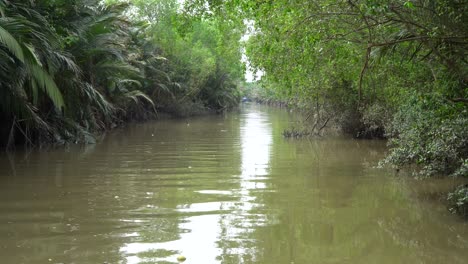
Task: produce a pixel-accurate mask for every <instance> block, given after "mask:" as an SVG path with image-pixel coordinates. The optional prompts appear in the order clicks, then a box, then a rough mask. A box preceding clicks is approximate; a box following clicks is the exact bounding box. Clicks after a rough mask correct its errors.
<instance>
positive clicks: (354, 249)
mask: <svg viewBox="0 0 468 264" xmlns="http://www.w3.org/2000/svg"><path fill="white" fill-rule="evenodd" d="M291 122H294V118H293V115H292V114H291V113H288V112H286V111H284V110H279V109H271V108H267V107H262V106H255V105H250V106H245V107H243V108H242V109H241V110H240V111H239V112H235V113H230V114H228V115H226V116H208V117H199V118H193V119H187V120H163V121H157V122H151V123H145V124H137V125H132V126H129V127H127V128H123V129H118V130H115V131H112V132H111V133H109V134H108V135H106V136H105V137H104V138H103V139H102V140H100V141H99V143H98V144H96V145H88V146H71V147H68V148H60V149H54V150H47V151H44V150H42V151H32V152H25V151H17V152H15V153H13V154H10V155H7V154H0V158H1V159H0V263H8V264H16V263H28V264H36V263H67V264H68V263H129V264H130V263H177V259H176V258H177V256H178V255H183V256H185V257H186V258H187V260H186V261H185V263H198V264H201V263H205V264H211V263H279V264H281V263H286V264H290V263H295V264H302V263H304V264H305V263H392V264H393V263H467V260H468V224H466V223H464V222H463V221H462V220H461V219H459V218H458V217H456V216H454V215H451V214H449V213H448V212H447V210H446V208H445V207H444V204H443V202H441V201H440V200H439V199H440V198H439V197H440V196H439V193H440V192H441V189H444V188H449V187H450V185H453V184H455V183H454V182H452V181H450V180H437V179H434V180H428V181H424V182H419V181H415V180H413V179H411V178H408V177H402V176H398V175H395V174H394V172H392V171H390V170H385V169H376V168H375V165H376V164H377V162H378V161H379V160H380V159H381V158H382V157H383V155H384V153H385V151H386V147H385V142H383V141H366V140H352V139H348V138H344V137H333V138H322V139H300V140H287V139H284V138H283V137H282V134H281V133H282V131H283V129H285V128H287V127H289V126H290V123H291Z"/></svg>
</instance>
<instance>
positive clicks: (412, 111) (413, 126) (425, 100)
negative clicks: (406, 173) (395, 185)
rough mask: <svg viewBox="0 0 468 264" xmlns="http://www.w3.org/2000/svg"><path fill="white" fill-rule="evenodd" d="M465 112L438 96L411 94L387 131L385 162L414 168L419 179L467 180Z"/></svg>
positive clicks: (466, 125) (467, 113)
mask: <svg viewBox="0 0 468 264" xmlns="http://www.w3.org/2000/svg"><path fill="white" fill-rule="evenodd" d="M466 127H468V111H467V109H466V107H465V106H464V105H463V104H462V103H453V102H448V101H446V100H444V99H443V98H441V97H440V96H429V95H420V94H412V95H410V96H408V99H407V100H406V102H405V103H404V104H403V105H402V106H401V108H400V109H399V110H398V111H397V113H396V114H395V116H394V119H393V122H392V123H391V128H389V129H388V131H389V133H390V136H391V137H392V139H391V145H392V150H391V152H390V154H389V156H388V157H387V159H386V162H389V163H391V164H395V165H397V166H403V165H408V164H418V165H420V168H421V170H420V171H419V175H421V176H431V175H436V174H446V175H454V176H468V174H467V173H466V159H467V157H468V131H467V129H466Z"/></svg>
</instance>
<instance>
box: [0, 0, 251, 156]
mask: <svg viewBox="0 0 468 264" xmlns="http://www.w3.org/2000/svg"><path fill="white" fill-rule="evenodd" d="M226 26H227V25H226V24H225V23H224V22H223V21H220V20H219V19H215V18H214V17H213V18H204V19H200V18H199V17H195V16H189V15H184V14H183V13H182V12H180V7H179V6H178V4H177V1H176V0H173V1H171V0H148V1H132V4H129V3H125V2H121V1H107V2H104V1H99V0H72V1H69V0H34V1H8V0H0V124H1V126H0V146H8V147H12V146H14V145H15V144H28V145H37V144H40V143H42V142H66V141H75V142H76V141H78V142H83V141H85V142H86V141H93V134H94V133H96V132H99V131H102V130H106V129H109V128H112V127H114V126H116V125H118V124H120V123H122V122H123V121H128V120H135V119H147V118H151V117H153V116H155V115H156V114H157V113H158V112H161V111H162V112H169V113H173V114H176V115H189V114H195V113H197V112H206V111H222V110H224V109H227V108H230V107H232V106H235V105H236V104H237V102H238V96H239V94H238V90H237V86H236V85H237V83H238V82H239V80H242V79H243V68H242V67H243V66H242V64H241V62H240V56H241V54H240V49H239V47H238V46H239V43H238V39H240V37H241V34H242V31H241V30H237V29H236V28H235V27H233V26H230V30H229V34H228V31H227V30H223V27H226Z"/></svg>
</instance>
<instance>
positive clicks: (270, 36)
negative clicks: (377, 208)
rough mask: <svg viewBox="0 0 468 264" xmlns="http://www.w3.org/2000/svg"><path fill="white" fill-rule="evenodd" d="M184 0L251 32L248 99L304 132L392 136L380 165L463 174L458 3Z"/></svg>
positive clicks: (463, 15) (463, 31) (467, 16)
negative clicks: (277, 106) (290, 116)
mask: <svg viewBox="0 0 468 264" xmlns="http://www.w3.org/2000/svg"><path fill="white" fill-rule="evenodd" d="M188 2H190V3H191V4H192V5H191V7H192V9H194V10H198V11H200V12H203V9H201V8H200V6H203V7H209V8H210V10H211V12H213V13H214V14H219V15H223V16H225V15H226V14H231V15H233V16H239V14H242V17H243V18H244V21H245V22H246V23H248V24H251V25H253V28H254V29H253V31H252V33H251V34H252V36H251V38H250V39H249V41H248V43H247V45H246V50H247V54H248V57H249V59H250V63H251V64H252V65H253V67H254V68H255V69H256V70H259V71H262V72H264V76H263V78H262V80H261V82H260V85H261V88H260V87H257V89H255V88H253V89H252V87H251V86H250V87H248V88H249V89H247V91H248V92H249V93H250V94H251V95H252V96H256V97H260V99H261V100H273V101H275V100H276V101H282V102H287V103H288V104H290V105H294V106H297V107H300V108H302V109H304V110H305V111H306V112H307V116H308V117H309V119H310V123H311V128H310V129H312V130H314V129H317V128H322V127H323V125H327V124H328V125H329V124H335V126H337V127H338V128H340V129H341V130H342V131H344V132H346V133H350V134H352V135H353V136H355V137H360V138H372V137H379V138H382V137H387V138H390V140H389V142H390V146H391V149H390V153H389V155H388V157H387V159H386V160H385V163H387V164H391V165H393V166H396V167H402V166H406V165H412V164H416V165H418V166H416V167H413V168H415V169H414V173H415V174H416V175H417V176H418V177H427V176H433V175H452V176H468V130H467V129H466V128H467V127H468V109H467V103H468V87H467V85H468V78H467V76H468V66H467V63H468V62H467V47H468V27H467V25H468V4H467V2H466V1H465V0H412V1H405V0H341V1H331V0H318V1H295V0H293V1H291V0H275V1H268V0H265V1H256V0H226V1H219V0H193V1H188ZM329 121H330V122H329ZM311 133H314V131H308V132H307V134H311ZM463 190H465V189H463ZM459 193H463V194H465V196H464V198H460V199H458V201H462V200H463V199H464V200H463V201H465V203H466V201H467V197H466V192H461V191H460V192H459ZM458 203H459V204H460V203H461V202H458ZM454 210H455V209H454Z"/></svg>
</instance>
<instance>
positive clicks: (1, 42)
mask: <svg viewBox="0 0 468 264" xmlns="http://www.w3.org/2000/svg"><path fill="white" fill-rule="evenodd" d="M0 22H1V20H0ZM0 46H4V47H5V48H7V49H8V50H9V51H10V52H11V53H12V54H13V55H15V56H16V58H18V60H20V61H21V62H23V63H24V55H23V49H22V48H21V45H20V44H19V43H18V41H17V40H16V39H15V38H14V37H13V36H12V35H11V34H10V33H9V32H8V31H7V30H6V29H4V28H3V27H2V25H1V24H0Z"/></svg>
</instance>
